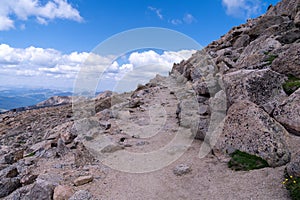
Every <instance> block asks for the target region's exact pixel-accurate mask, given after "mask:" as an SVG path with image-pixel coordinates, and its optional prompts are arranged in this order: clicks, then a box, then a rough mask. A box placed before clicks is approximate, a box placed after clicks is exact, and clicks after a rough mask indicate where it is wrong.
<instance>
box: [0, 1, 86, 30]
mask: <svg viewBox="0 0 300 200" xmlns="http://www.w3.org/2000/svg"><path fill="white" fill-rule="evenodd" d="M42 2H44V1H41V0H1V2H0V31H3V30H9V29H12V28H14V27H15V25H14V21H15V20H22V21H26V20H28V18H29V17H35V18H36V21H37V22H38V23H40V24H47V23H48V21H49V20H54V19H56V18H59V19H68V20H74V21H77V22H81V21H83V19H82V17H81V16H80V14H79V11H78V10H77V9H75V8H74V7H72V5H70V4H69V3H68V2H67V0H48V1H47V2H46V3H44V4H43V3H42Z"/></svg>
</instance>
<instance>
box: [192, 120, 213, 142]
mask: <svg viewBox="0 0 300 200" xmlns="http://www.w3.org/2000/svg"><path fill="white" fill-rule="evenodd" d="M209 121H210V119H209V116H207V117H206V116H200V118H199V120H198V121H196V122H194V124H193V125H192V127H191V131H192V133H193V134H194V136H195V139H197V140H204V138H205V136H206V133H207V131H208V127H209Z"/></svg>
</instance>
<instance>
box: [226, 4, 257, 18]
mask: <svg viewBox="0 0 300 200" xmlns="http://www.w3.org/2000/svg"><path fill="white" fill-rule="evenodd" d="M222 3H223V6H224V7H225V8H226V13H227V15H231V16H234V17H241V18H244V17H246V18H249V17H251V16H252V15H256V14H258V13H259V12H260V11H261V6H262V1H261V0H222Z"/></svg>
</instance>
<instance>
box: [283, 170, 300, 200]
mask: <svg viewBox="0 0 300 200" xmlns="http://www.w3.org/2000/svg"><path fill="white" fill-rule="evenodd" d="M282 184H283V185H285V188H286V189H287V190H288V191H289V193H290V197H291V199H292V200H300V178H297V177H293V176H288V175H287V174H286V175H285V180H284V181H283V182H282Z"/></svg>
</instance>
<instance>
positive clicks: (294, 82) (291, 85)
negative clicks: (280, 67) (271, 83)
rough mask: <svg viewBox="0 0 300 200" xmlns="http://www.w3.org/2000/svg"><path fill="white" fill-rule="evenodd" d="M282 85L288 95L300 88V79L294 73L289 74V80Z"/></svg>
mask: <svg viewBox="0 0 300 200" xmlns="http://www.w3.org/2000/svg"><path fill="white" fill-rule="evenodd" d="M282 86H283V89H284V91H285V92H286V93H287V94H288V95H291V94H292V93H294V92H295V91H296V90H297V89H298V88H300V79H299V78H297V77H295V76H293V75H289V76H288V80H287V81H286V82H285V83H284V84H283V85H282Z"/></svg>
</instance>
